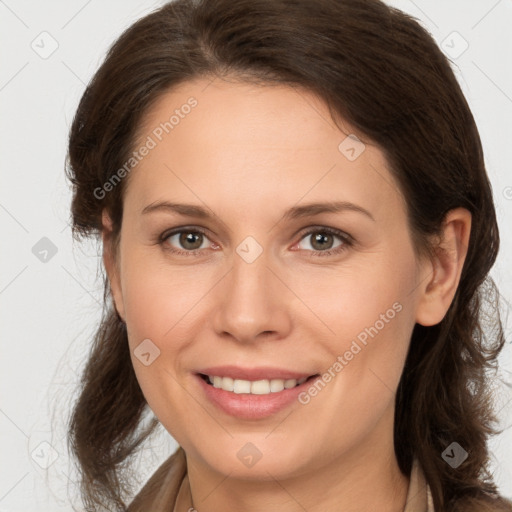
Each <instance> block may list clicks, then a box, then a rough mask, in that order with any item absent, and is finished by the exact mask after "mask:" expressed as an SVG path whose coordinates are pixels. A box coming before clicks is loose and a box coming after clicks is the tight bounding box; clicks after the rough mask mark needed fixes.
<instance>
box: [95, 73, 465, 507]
mask: <svg viewBox="0 0 512 512" xmlns="http://www.w3.org/2000/svg"><path fill="white" fill-rule="evenodd" d="M190 96H194V97H195V98H196V99H197V101H198V105H197V106H196V107H195V108H194V109H193V110H192V111H191V112H190V114H188V115H187V116H185V118H184V119H181V120H180V123H179V124H178V125H177V126H175V127H174V129H173V130H172V132H170V133H169V134H167V135H165V136H164V138H163V139H162V141H161V142H159V143H158V144H157V146H156V147H155V148H154V149H152V150H151V151H150V152H149V154H148V155H147V156H145V157H144V158H143V160H142V161H141V162H140V163H139V164H138V165H137V167H136V168H134V169H133V170H132V171H131V174H130V176H129V181H128V183H127V189H126V191H125V192H126V195H125V198H124V214H123V223H122V228H121V238H120V244H119V250H118V252H117V253H115V254H114V252H113V250H112V248H111V245H110V240H111V223H110V219H109V217H108V214H107V213H106V212H104V215H103V222H104V232H103V235H104V248H105V249H104V263H105V267H106V269H107V273H108V276H109V279H110V283H111V289H112V294H113V298H114V301H115V306H116V308H117V311H118V312H119V314H120V315H121V317H122V318H123V319H124V320H125V321H126V323H127V328H128V337H129V344H130V349H131V354H132V362H133V366H134V369H135V372H136V375H137V378H138V380H139V383H140V386H141V388H142V391H143V393H144V395H145V397H146V399H147V402H148V404H149V406H150V407H151V409H152V410H153V411H154V413H155V415H156V416H157V417H158V418H159V420H160V421H161V422H162V424H163V425H164V427H165V428H166V429H167V430H168V431H169V432H170V434H171V435H172V436H173V437H174V438H175V439H176V440H177V442H178V443H179V444H180V445H181V446H182V447H183V448H184V449H185V452H186V455H187V466H188V475H189V481H190V487H191V493H192V499H193V502H194V506H195V508H196V509H198V510H199V511H200V512H220V511H225V510H245V511H249V512H251V511H261V510H266V509H271V510H278V509H279V510H280V511H281V512H288V511H290V512H291V511H294V512H295V511H297V510H304V509H306V510H308V512H316V511H323V512H325V511H333V512H334V511H339V510H343V511H345V512H349V511H354V512H355V511H366V510H368V511H369V510H380V511H383V512H384V511H396V512H398V511H401V510H403V507H404V506H405V499H406V495H407V489H408V485H409V475H403V474H402V473H401V472H400V470H399V468H398V465H397V461H396V457H395V453H394V448H393V415H394V399H395V392H396V389H397V387H398V383H399V380H400V376H401V373H402V369H403V365H404V362H405V358H406V355H407V350H408V346H409V342H410V337H411V333H412V330H413V327H414V325H415V323H416V322H418V323H420V324H422V325H434V324H436V323H438V322H440V321H441V320H442V318H443V317H444V315H445V313H446V311H447V310H448V307H449V305H450V303H451V302H452V299H453V297H454V294H455V291H456V288H457V285H458V282H459V279H460V274H461V270H462V265H463V262H464V258H465V255H466V247H467V243H468V238H469V231H470V226H471V216H470V214H469V212H467V211H466V210H464V209H456V210H452V211H451V212H449V214H448V215H447V217H446V221H445V224H444V232H443V233H444V237H443V241H442V244H441V245H440V248H439V250H438V251H437V252H436V256H435V257H434V258H426V257H425V258H420V257H419V256H417V254H416V251H415V249H414V247H413V244H412V240H411V234H410V230H409V226H408V218H407V213H406V209H405V202H404V199H403V196H402V194H401V192H400V190H399V188H398V186H397V185H396V183H395V181H394V179H393V177H392V175H391V173H390V171H389V169H388V168H387V163H386V160H385V158H384V156H383V153H382V152H381V150H380V149H379V148H377V147H375V146H373V145H371V144H368V143H367V144H366V146H365V149H364V151H363V152H362V154H361V155H360V156H359V157H358V158H357V159H356V160H354V161H349V160H348V159H347V158H346V157H345V156H344V155H343V154H342V153H341V152H340V151H339V149H338V145H339V144H340V142H341V141H343V140H344V139H345V137H346V136H347V134H349V133H355V134H356V135H358V134H357V132H355V131H354V130H353V129H352V128H351V127H350V126H349V125H348V124H347V123H346V122H344V123H341V124H340V123H339V124H340V126H341V128H342V129H343V131H342V129H341V128H339V127H338V126H336V125H335V124H334V123H333V121H332V119H331V118H330V116H329V113H328V110H327V107H326V106H325V104H324V103H323V102H322V101H321V100H320V99H318V98H317V97H315V96H314V95H313V94H312V93H310V92H307V91H303V90H299V89H293V88H290V87H287V86H265V87H262V86H256V85H249V84H246V83H242V82H239V81H236V80H231V81H226V80H221V79H216V80H215V81H213V82H211V83H210V80H206V79H198V80H194V81H190V82H187V83H185V84H182V85H181V86H180V87H178V88H175V89H173V90H172V91H170V92H167V93H165V94H164V95H163V96H162V97H161V98H160V99H159V101H157V102H156V103H155V104H154V105H153V106H152V108H151V110H150V111H148V112H147V113H146V116H145V118H144V122H143V123H142V125H141V131H140V142H141V143H142V142H143V141H144V140H146V137H147V136H148V135H151V132H152V130H153V129H154V128H155V127H157V126H158V125H159V124H160V123H161V122H163V121H165V120H167V119H168V118H169V113H172V112H173V111H174V110H175V109H176V108H180V106H181V105H183V104H184V103H186V101H187V99H188V98H189V97H190ZM358 136H359V137H360V138H361V140H364V137H363V136H362V135H358ZM156 201H172V202H180V203H192V204H195V205H199V206H203V207H206V208H208V209H209V211H210V212H211V213H212V217H211V218H210V219H200V218H196V217H189V216H182V215H179V214H176V213H172V212H170V211H154V212H152V213H149V214H142V213H141V212H142V210H143V209H144V208H145V207H146V206H147V205H150V204H154V203H155V202H156ZM325 201H347V202H350V203H353V204H356V205H358V206H360V207H362V208H364V209H366V210H367V211H368V212H370V214H371V216H372V217H373V220H372V219H371V218H369V217H368V216H366V215H364V214H362V213H359V212H356V211H350V210H346V211H341V212H337V213H321V214H317V215H313V216H309V217H304V218H298V219H295V220H285V219H284V218H283V214H284V212H285V211H286V210H287V209H288V208H290V207H293V206H296V205H303V204H306V203H310V202H325ZM178 227H185V228H188V229H189V231H190V229H191V228H194V227H195V228H203V229H204V230H206V232H207V234H206V237H205V238H202V239H201V236H200V235H199V242H198V243H197V244H196V245H195V246H194V247H200V250H199V254H196V255H179V254H173V253H172V252H170V251H169V250H166V249H165V247H167V248H168V249H169V248H175V249H178V250H182V251H187V250H189V251H190V250H191V248H190V247H192V246H193V244H190V243H189V245H183V244H180V243H179V237H178V236H174V237H172V238H168V239H167V240H166V241H164V242H163V243H161V244H159V243H158V237H159V236H160V235H161V234H163V233H164V232H165V231H168V230H170V229H171V228H178ZM323 227H331V228H334V229H338V230H340V231H342V232H344V233H347V234H349V235H350V236H351V237H352V238H353V239H354V243H353V244H352V245H344V242H343V239H340V238H338V237H337V236H333V238H328V239H327V241H326V243H325V245H324V246H325V247H326V249H329V248H333V247H334V248H336V247H339V246H343V245H344V250H343V251H342V252H340V253H338V254H334V255H331V256H322V255H320V256H318V255H316V256H315V255H314V254H313V253H314V252H316V253H320V252H322V248H321V247H322V246H320V248H319V246H318V245H314V234H313V235H312V234H311V233H310V234H305V231H306V228H318V229H317V231H315V233H316V232H318V231H320V232H322V228H323ZM184 231H185V234H186V233H187V229H185V230H184ZM192 231H193V229H192ZM247 236H252V237H253V238H254V239H256V240H257V242H258V243H259V244H260V246H261V247H262V248H263V252H262V254H261V255H260V256H259V257H258V258H257V259H256V260H255V261H254V262H252V263H247V262H246V261H245V260H244V259H242V258H241V257H240V256H239V255H238V254H237V252H236V248H237V246H238V245H239V244H240V243H241V242H242V241H243V240H244V239H245V238H246V237H247ZM201 242H203V243H201ZM194 247H192V248H194ZM397 302H398V303H399V304H400V305H401V306H402V309H401V311H400V312H399V313H397V314H396V316H395V317H394V318H393V319H392V320H390V321H389V322H388V323H386V324H385V327H384V328H383V329H381V330H380V331H379V333H378V335H377V336H375V337H374V338H373V339H370V341H369V342H368V344H367V346H365V347H364V348H363V349H362V350H361V351H360V352H359V353H358V354H357V355H356V356H354V358H353V359H352V360H351V361H350V362H349V363H348V364H347V365H346V366H345V367H344V368H343V370H342V371H341V372H339V373H338V374H337V375H336V377H335V378H333V379H332V381H331V382H330V383H328V384H327V386H326V387H325V388H324V389H323V390H322V391H321V392H320V393H318V395H317V396H316V397H314V398H312V399H311V401H310V402H309V403H308V404H307V405H302V404H300V403H294V404H293V405H292V406H290V407H288V408H286V409H285V410H283V411H280V412H279V413H276V414H274V415H272V416H271V417H269V418H267V419H262V420H241V419H237V418H234V417H231V416H228V415H226V414H225V413H224V412H222V411H220V410H218V409H217V408H216V407H215V406H214V405H213V404H212V403H210V402H209V401H208V400H207V399H206V397H205V396H204V395H203V394H202V392H201V389H200V387H199V385H198V383H197V381H196V377H194V376H193V373H194V371H195V370H197V369H199V368H201V367H205V366H213V365H218V364H226V363H232V364H237V365H240V366H244V367H252V366H260V365H270V366H274V367H284V368H289V369H293V370H297V371H300V372H305V373H308V374H314V373H322V372H323V371H325V370H326V369H327V368H329V367H332V365H333V364H334V362H335V361H336V359H337V357H338V356H339V355H343V354H344V353H345V352H346V351H347V350H348V349H349V348H350V345H351V343H352V341H353V340H354V339H356V337H357V335H358V334H359V333H361V332H362V331H363V330H364V329H365V327H369V326H372V325H375V323H376V321H377V320H379V318H381V317H380V315H381V314H383V313H385V312H386V311H387V310H388V309H390V308H392V305H393V304H395V303H397ZM147 338H149V339H150V340H152V342H153V343H154V344H155V345H156V346H157V347H158V348H159V350H160V356H159V357H158V358H157V359H155V361H154V362H153V363H152V364H151V365H149V366H145V365H143V364H142V363H141V362H140V361H139V360H138V359H137V358H136V357H135V356H134V350H135V349H136V347H137V346H138V345H139V344H140V343H141V342H142V341H143V340H144V339H147ZM248 442H250V443H252V444H254V445H255V446H256V447H257V448H258V449H259V451H260V452H261V453H262V458H261V459H260V460H259V461H258V462H257V463H256V464H255V465H254V466H252V467H251V468H248V467H246V466H245V465H244V464H242V463H241V462H240V460H239V459H238V457H237V452H238V451H239V450H240V448H242V447H243V446H244V445H245V444H246V443H248ZM369 490H371V492H369Z"/></svg>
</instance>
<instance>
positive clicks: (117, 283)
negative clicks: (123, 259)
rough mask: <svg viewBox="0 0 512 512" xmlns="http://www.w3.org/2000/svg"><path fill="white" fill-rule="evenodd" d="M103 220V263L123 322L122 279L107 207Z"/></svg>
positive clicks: (115, 305)
mask: <svg viewBox="0 0 512 512" xmlns="http://www.w3.org/2000/svg"><path fill="white" fill-rule="evenodd" d="M101 221H102V225H103V229H102V232H101V237H102V240H103V264H104V265H105V270H106V272H107V277H108V280H109V282H110V290H111V292H112V298H113V300H114V307H115V308H116V311H117V314H118V315H119V316H120V317H121V319H122V320H123V322H125V321H126V319H125V313H124V304H123V294H122V289H121V280H120V279H119V271H118V260H117V255H116V254H115V251H114V247H113V241H112V220H111V218H110V216H109V215H108V213H107V211H106V210H105V209H104V210H103V212H102V214H101Z"/></svg>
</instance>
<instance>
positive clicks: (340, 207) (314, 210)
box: [142, 201, 375, 222]
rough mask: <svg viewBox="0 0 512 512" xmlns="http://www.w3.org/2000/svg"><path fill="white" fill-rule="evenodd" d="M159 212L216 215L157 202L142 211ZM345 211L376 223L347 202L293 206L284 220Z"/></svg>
mask: <svg viewBox="0 0 512 512" xmlns="http://www.w3.org/2000/svg"><path fill="white" fill-rule="evenodd" d="M158 211H162V212H169V213H178V214H181V215H184V216H188V217H197V218H200V219H209V218H212V217H214V216H215V215H214V214H212V213H210V211H209V210H208V209H207V208H203V207H202V206H199V205H194V204H184V203H172V202H169V201H155V202H154V203H151V204H149V205H147V206H146V207H145V208H144V209H143V210H142V215H146V214H148V213H152V212H158ZM343 211H353V212H357V213H361V214H363V215H365V216H366V217H368V218H370V219H371V220H373V221H374V222H375V218H374V217H373V215H372V214H371V213H370V212H369V211H368V210H366V209H365V208H363V207H362V206H359V205H357V204H354V203H350V202H347V201H329V202H318V203H308V204H304V205H301V206H293V207H292V208H289V209H288V210H286V212H285V213H284V215H283V219H284V220H295V219H299V218H304V217H311V216H314V215H319V214H321V213H339V212H343Z"/></svg>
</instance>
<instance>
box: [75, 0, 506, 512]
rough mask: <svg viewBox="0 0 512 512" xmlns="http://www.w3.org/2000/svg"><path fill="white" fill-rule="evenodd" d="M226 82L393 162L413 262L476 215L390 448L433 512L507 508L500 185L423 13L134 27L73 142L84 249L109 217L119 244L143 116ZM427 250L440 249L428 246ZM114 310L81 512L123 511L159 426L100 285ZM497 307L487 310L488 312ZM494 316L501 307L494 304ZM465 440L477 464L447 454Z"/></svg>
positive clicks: (95, 398)
mask: <svg viewBox="0 0 512 512" xmlns="http://www.w3.org/2000/svg"><path fill="white" fill-rule="evenodd" d="M209 76H211V77H214V76H217V77H227V76H233V77H237V78H238V79H242V80H245V81H252V82H255V83H262V84H273V83H275V84H287V85H290V86H293V87H295V86H299V87H303V88H305V89H307V90H309V91H312V92H314V93H316V94H317V95H318V96H319V97H320V98H322V99H323V100H324V101H325V103H326V104H327V105H328V106H329V109H330V111H331V113H332V116H333V120H334V119H335V118H336V117H339V118H341V119H346V120H347V121H348V122H349V123H351V125H352V126H354V127H355V128H356V129H357V130H359V131H360V132H361V133H362V134H364V135H365V137H366V138H367V140H368V141H370V142H371V143H374V144H376V145H377V146H378V147H379V148H380V149H381V150H382V151H383V152H384V154H385V156H386V157H387V161H388V163H389V165H390V168H391V169H392V172H393V174H394V176H395V177H396V179H397V181H398V183H399V185H400V189H401V192H402V193H403V195H404V197H405V199H406V203H407V205H408V214H409V222H410V228H411V233H412V235H413V238H414V241H415V245H416V247H417V249H418V251H422V250H423V249H425V248H427V249H428V248H429V244H428V241H429V240H430V239H431V236H432V235H436V234H439V233H440V228H441V226H442V222H443V219H444V216H445V214H446V213H447V212H448V211H449V210H450V209H453V208H456V207H464V208H467V209H468V210H469V211H470V212H471V214H472V226H471V236H470V244H469V249H468V253H467V258H466V261H465V263H464V267H463V271H462V276H461V280H460V283H459V286H458V289H457V293H456V295H455V298H454V300H453V302H452V304H451V306H450V309H449V311H448V312H447V314H446V316H445V318H444V319H443V320H442V322H440V323H439V324H438V325H435V326H432V327H423V326H420V325H416V326H415V328H414V331H413V334H412V338H411V343H410V349H409V353H408V357H407V360H406V363H405V368H404V371H403V375H402V378H401V381H400V384H399V387H398V392H397V395H396V413H395V427H394V428H395V451H396V456H397V459H398V463H399V465H400V468H401V470H402V471H403V472H404V473H405V474H408V473H409V472H410V470H411V465H412V459H413V457H418V459H419V462H420V464H421V466H422V468H423V470H424V472H425V476H426V478H427V481H428V483H429V485H430V487H431V490H432V494H433V499H434V505H435V508H436V512H444V511H450V512H454V511H462V510H463V511H464V512H470V511H478V512H482V511H484V510H494V511H497V510H505V507H506V504H505V500H504V499H503V498H501V497H499V495H498V492H497V489H496V486H495V484H494V483H493V481H492V476H491V475H490V472H489V467H488V466H489V452H488V448H487V444H486V441H487V438H488V437H489V436H490V435H493V434H495V433H496V431H495V430H493V428H494V427H493V425H495V424H496V417H495V416H494V411H493V405H492V400H491V399H492V395H491V393H490V389H489V378H490V376H489V375H488V373H489V371H490V370H494V369H495V368H496V364H497V363H496V360H497V356H498V355H499V353H500V350H501V348H502V346H503V344H504V341H505V340H504V335H503V329H502V323H501V320H500V318H499V315H498V317H497V318H495V319H493V322H494V324H493V325H492V328H493V330H492V333H491V334H492V335H491V336H490V337H488V336H486V334H485V332H484V331H483V324H482V322H483V315H484V314H485V313H486V310H485V309H484V308H483V306H484V303H485V300H486V294H488V292H489V290H491V291H495V286H494V283H493V282H492V280H490V278H489V277H488V273H489V270H490V269H491V267H492V265H493V264H494V261H495V259H496V255H497V252H498V246H499V235H498V226H497V222H496V215H495V209H494V204H493V198H492V192H491V186H490V183H489V180H488V177H487V175H486V171H485V167H484V160H483V154H482V147H481V142H480V138H479V134H478V130H477V127H476V125H475V121H474V119H473V116H472V114H471V112H470V109H469V107H468V104H467V102H466V100H465V98H464V95H463V93H462V91H461V89H460V87H459V85H458V83H457V80H456V78H455V76H454V73H453V72H452V69H451V67H450V64H449V62H448V61H447V59H446V58H445V56H444V55H443V54H442V52H441V51H440V50H439V48H438V47H437V45H436V43H435V41H434V40H433V39H432V37H431V36H430V35H429V34H428V32H427V31H426V30H425V29H423V28H422V27H421V25H420V24H419V23H418V22H417V21H416V20H414V18H412V17H410V16H408V15H406V14H404V13H403V12H401V11H399V10H396V9H394V8H391V7H388V6H386V5H385V4H384V3H382V2H380V1H378V0H293V1H292V0H237V1H232V0H196V1H194V0H177V1H174V2H171V3H168V4H166V5H164V6H163V7H162V8H160V9H159V10H157V11H156V12H154V13H152V14H150V15H148V16H146V17H144V18H142V19H140V20H139V21H137V22H136V23H135V24H134V25H132V26H131V27H130V28H129V29H128V30H126V31H125V32H124V33H123V34H122V35H121V36H120V37H119V39H118V40H117V41H116V42H115V44H114V45H113V46H112V48H111V49H110V51H109V52H108V55H107V56H106V59H105V61H104V63H103V64H102V66H101V67H100V68H99V70H98V71H97V73H96V74H95V76H94V78H93V79H92V81H91V82H90V84H89V86H88V87H87V89H86V91H85V93H84V95H83V97H82V99H81V101H80V104H79V106H78V110H77V112H76V116H75V118H74V121H73V124H72V127H71V131H70V139H69V155H68V167H67V176H68V178H69V180H70V181H71V183H72V185H73V201H72V207H71V210H72V222H73V234H74V236H75V238H76V239H77V240H78V239H81V238H82V237H85V236H90V235H96V236H98V235H99V234H100V233H101V230H102V223H101V212H102V210H103V209H104V208H106V209H107V211H108V212H109V213H110V216H111V218H112V220H113V228H114V229H113V234H114V236H113V239H112V240H111V242H112V244H113V245H114V246H115V245H116V241H117V240H118V235H119V231H120V227H121V222H122V216H123V191H124V190H125V189H126V186H127V183H129V176H128V177H126V178H124V179H123V180H122V181H121V182H120V183H119V184H118V185H117V186H116V187H113V189H112V190H111V191H109V193H108V194H102V197H101V199H98V194H97V193H95V191H97V190H99V189H101V187H103V185H104V184H105V183H106V182H108V181H109V179H111V177H112V176H113V175H114V173H115V172H116V171H117V170H118V169H119V168H121V167H122V166H123V163H124V162H126V160H127V158H129V155H130V153H131V151H133V147H134V143H135V140H136V136H137V130H138V128H139V126H140V123H141V121H142V116H143V114H144V113H145V112H147V110H148V108H149V107H150V105H151V104H152V103H154V101H156V99H158V98H159V97H160V96H161V95H162V94H164V93H165V92H167V91H169V90H170V89H171V88H172V87H173V86H176V85H177V84H179V83H183V82H186V81H187V80H189V79H193V78H199V77H209ZM430 248H431V249H432V247H430ZM104 285H105V297H104V298H105V309H104V316H103V319H102V321H101V325H100V326H99V329H98V331H97V333H96V336H95V338H94V341H93V345H92V349H91V354H90V356H89V360H88V363H87V366H86V368H85V371H84V374H83V376H82V382H81V394H80V396H79V397H78V400H77V402H76V404H75V406H74V410H73V413H72V417H71V419H70V424H69V434H70V436H69V442H70V447H71V450H72V452H73V454H74V455H75V456H76V458H77V460H78V462H79V465H80V470H81V476H82V481H81V482H82V496H83V501H84V503H85V504H86V506H88V507H94V506H95V505H100V506H103V507H106V508H108V509H109V510H113V509H114V507H116V508H117V509H120V510H122V509H123V508H124V500H125V499H126V497H127V495H128V494H129V493H130V492H131V487H130V483H129V482H130V480H129V479H128V478H127V472H126V468H127V463H128V462H129V460H130V458H131V456H133V454H134V453H135V451H136V449H137V447H139V445H140V444H141V443H142V442H143V441H144V440H145V439H146V437H147V436H148V435H149V434H150V433H151V432H152V431H153V430H154V427H155V425H156V424H157V421H156V420H154V421H153V422H152V423H150V424H149V425H146V426H145V427H143V428H142V427H141V423H142V421H141V420H142V419H143V417H144V413H145V412H146V411H147V404H146V402H145V399H144V397H143V394H142V392H141V390H140V388H139V385H138V382H137V379H136V377H135V373H134V371H133V368H132V365H131V362H130V357H129V348H128V341H127V334H126V327H125V325H124V324H123V322H122V321H121V320H120V318H119V317H118V315H117V313H116V311H115V309H114V307H113V304H112V301H111V300H110V299H111V296H110V290H109V286H108V280H107V277H106V276H105V277H104ZM496 300H497V299H494V302H495V301H496ZM491 306H492V303H491ZM453 441H456V442H458V443H459V444H460V445H461V446H462V447H463V448H464V449H466V451H468V452H469V457H468V458H467V460H466V461H465V462H463V463H462V465H460V466H459V467H458V468H457V469H453V468H452V467H451V466H450V465H448V464H447V463H446V462H445V461H444V460H443V458H442V457H441V454H442V452H443V451H444V450H445V448H446V447H447V446H448V445H449V444H450V443H452V442H453Z"/></svg>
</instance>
